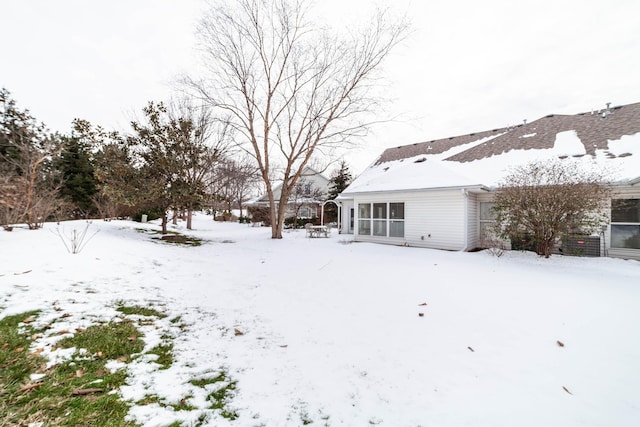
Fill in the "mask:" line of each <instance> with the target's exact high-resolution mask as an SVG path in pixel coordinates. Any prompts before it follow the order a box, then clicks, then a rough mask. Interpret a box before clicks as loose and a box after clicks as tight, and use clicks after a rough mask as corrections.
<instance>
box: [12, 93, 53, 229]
mask: <svg viewBox="0 0 640 427" xmlns="http://www.w3.org/2000/svg"><path fill="white" fill-rule="evenodd" d="M0 99H1V100H2V103H3V105H4V111H3V114H2V122H1V123H0V124H1V126H0V130H1V132H0V175H2V177H3V181H5V182H7V183H9V182H10V183H11V184H7V185H3V186H2V191H3V194H2V195H0V200H1V201H2V209H3V211H4V212H5V214H6V215H8V217H7V218H11V219H14V220H19V221H24V222H25V223H26V224H27V226H28V227H29V229H37V228H40V227H41V226H42V223H43V222H44V221H45V220H46V218H47V217H48V216H49V214H50V213H52V212H53V211H54V210H55V209H56V206H57V199H56V197H57V193H58V189H59V188H60V184H61V182H60V179H59V177H56V173H55V171H53V170H51V168H50V165H51V160H52V159H53V157H55V156H56V155H57V154H59V153H60V151H61V150H62V143H61V140H60V137H59V136H58V135H51V134H49V132H48V131H47V129H46V128H45V126H44V124H41V123H40V124H38V123H37V122H36V120H35V119H34V118H33V117H32V116H31V115H30V114H29V112H28V110H25V111H19V110H18V109H17V108H16V105H15V101H13V100H12V99H10V94H9V92H8V91H6V90H4V89H3V90H1V91H0ZM5 191H6V193H5ZM3 225H4V224H3Z"/></svg>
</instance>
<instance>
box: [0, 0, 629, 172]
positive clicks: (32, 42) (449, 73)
mask: <svg viewBox="0 0 640 427" xmlns="http://www.w3.org/2000/svg"><path fill="white" fill-rule="evenodd" d="M387 3H388V4H390V5H391V7H392V9H394V10H396V11H397V12H398V13H399V14H402V13H404V12H406V13H407V15H408V16H409V17H410V18H411V20H412V22H413V28H414V31H413V33H412V35H411V37H410V39H409V40H407V41H406V42H405V43H404V44H403V45H402V46H400V47H399V48H398V49H397V50H396V51H395V52H394V54H393V55H392V57H391V58H390V61H389V62H388V63H387V67H386V70H385V71H386V74H387V77H388V91H387V93H389V94H390V96H391V97H393V101H392V102H391V103H390V104H389V105H388V114H389V115H398V114H400V115H402V119H401V120H398V121H396V122H393V123H386V124H383V125H380V126H378V127H377V128H375V129H374V132H372V133H371V135H370V136H369V137H367V138H366V139H365V140H364V141H362V144H361V146H360V148H359V149H357V150H352V151H350V152H349V154H348V155H347V156H346V157H345V158H346V160H347V162H348V163H350V164H351V166H352V170H353V171H354V172H356V173H359V172H360V171H361V170H362V169H363V168H364V167H366V166H367V165H368V164H369V163H371V162H372V161H373V160H375V158H376V157H377V156H378V155H379V154H380V152H381V151H382V150H383V149H385V148H387V147H391V146H397V145H405V144H410V143H413V142H421V141H424V140H430V139H436V138H443V137H448V136H455V135H460V134H465V133H470V132H474V131H482V130H487V129H492V128H495V127H502V126H507V125H510V124H517V123H521V122H522V120H523V119H527V120H528V121H532V120H535V119H537V118H539V117H541V116H544V115H547V114H550V113H567V114H575V113H578V112H583V111H589V110H591V109H599V108H602V107H604V106H605V103H606V102H612V103H613V104H614V105H619V104H629V103H633V102H638V101H640V79H638V72H639V70H640V25H638V16H640V2H638V1H637V0H611V1H608V2H605V1H595V0H536V1H529V0H526V1H519V2H513V1H507V0H485V1H477V0H457V1H456V0H431V1H417V0H395V1H387ZM205 4H206V3H205V0H180V1H177V0H176V1H169V0H136V1H124V0H112V1H101V2H98V1H92V2H87V1H83V0H60V1H55V2H53V1H50V0H30V1H8V0H4V1H2V2H0V21H1V22H2V40H3V42H2V48H1V52H2V56H1V58H2V60H1V61H0V86H2V87H5V88H7V89H8V90H9V91H11V93H12V95H13V97H14V98H15V99H16V100H17V101H18V103H19V105H20V106H21V107H22V108H29V109H30V110H31V112H32V114H33V115H34V116H35V117H36V118H37V119H38V120H40V121H43V122H45V123H46V124H47V125H48V126H49V128H50V129H52V130H58V131H61V132H68V131H69V130H70V125H71V121H72V120H73V118H75V117H80V118H84V119H87V120H89V121H91V122H92V123H94V124H101V125H102V126H104V127H106V128H109V129H112V128H113V129H117V130H127V129H128V122H129V121H130V120H131V119H132V118H133V115H134V114H135V113H136V112H137V111H140V109H141V108H142V107H143V106H145V105H146V103H147V101H149V100H165V99H167V98H168V97H169V96H170V94H171V92H172V88H171V81H172V79H173V78H174V77H175V76H177V75H178V74H181V73H184V72H188V71H189V70H190V69H194V68H195V64H196V63H197V61H198V58H197V53H196V51H195V37H194V27H195V23H196V22H197V20H198V17H199V15H200V13H201V11H202V10H203V8H204V6H205ZM373 6H374V2H371V1H366V0H352V1H348V2H346V1H344V0H323V1H318V7H319V8H321V9H322V13H326V15H327V16H328V17H329V18H330V20H332V21H334V22H338V20H340V22H346V21H348V20H349V19H351V18H353V17H362V16H365V15H368V14H369V13H370V11H372V10H373Z"/></svg>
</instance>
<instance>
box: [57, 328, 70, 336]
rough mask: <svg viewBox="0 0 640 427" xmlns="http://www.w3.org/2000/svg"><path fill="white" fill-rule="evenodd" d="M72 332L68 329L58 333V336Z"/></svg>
mask: <svg viewBox="0 0 640 427" xmlns="http://www.w3.org/2000/svg"><path fill="white" fill-rule="evenodd" d="M70 333H71V332H69V331H67V330H66V329H64V330H62V331H60V332H58V335H64V334H70Z"/></svg>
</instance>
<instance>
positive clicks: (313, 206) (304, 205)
mask: <svg viewBox="0 0 640 427" xmlns="http://www.w3.org/2000/svg"><path fill="white" fill-rule="evenodd" d="M281 189H282V184H281V183H280V184H276V185H275V186H274V187H273V197H274V199H275V200H276V203H278V200H280V194H281ZM328 192H329V179H327V178H325V177H324V176H323V175H322V174H321V173H320V172H317V171H315V170H313V169H311V168H309V167H305V168H304V169H303V171H302V176H301V177H300V179H299V180H298V183H297V184H296V188H295V189H294V191H292V193H291V195H290V196H289V203H288V204H287V211H286V215H285V218H289V217H295V216H297V217H298V218H309V219H311V218H319V217H320V215H321V209H322V203H323V202H324V201H325V200H326V198H327V193H328ZM247 206H249V207H269V197H268V196H267V195H266V194H265V195H262V196H260V197H258V198H257V199H255V200H252V201H250V202H249V203H247Z"/></svg>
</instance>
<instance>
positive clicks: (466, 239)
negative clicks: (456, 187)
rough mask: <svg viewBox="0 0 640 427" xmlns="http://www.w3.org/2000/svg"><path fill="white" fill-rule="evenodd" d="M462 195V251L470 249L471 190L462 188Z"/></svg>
mask: <svg viewBox="0 0 640 427" xmlns="http://www.w3.org/2000/svg"><path fill="white" fill-rule="evenodd" d="M462 195H463V197H464V226H463V229H464V247H463V248H462V252H467V251H468V250H469V190H467V189H466V188H463V189H462Z"/></svg>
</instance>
